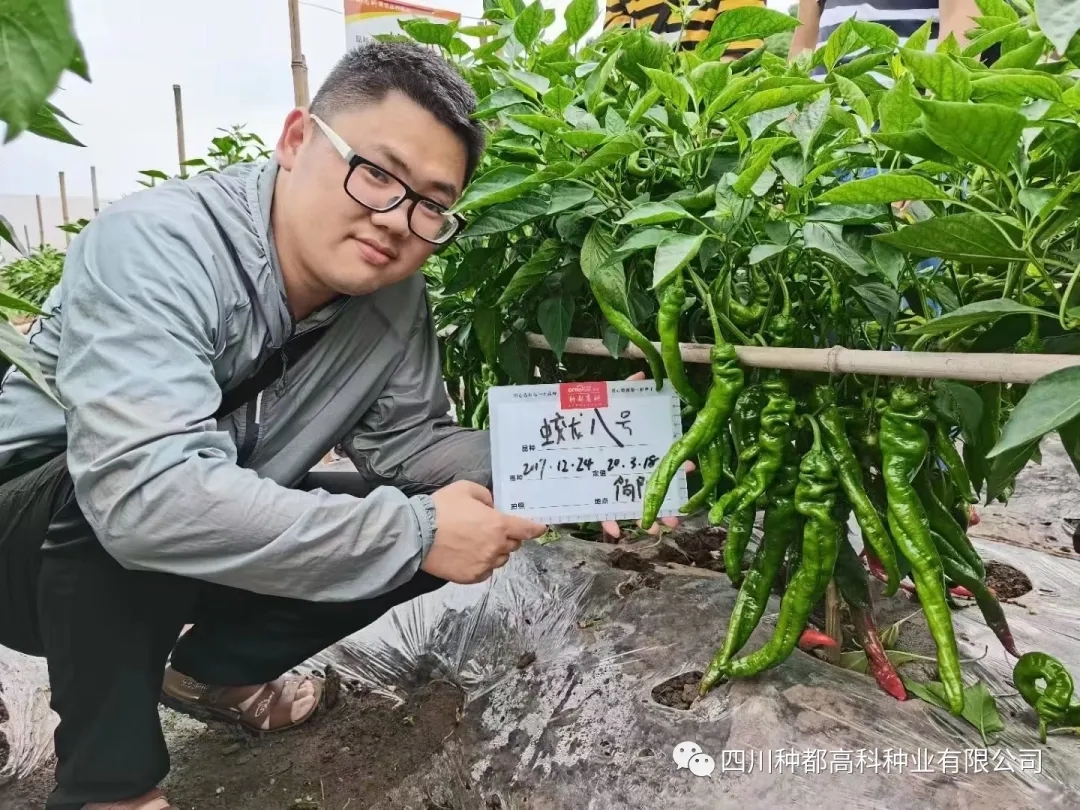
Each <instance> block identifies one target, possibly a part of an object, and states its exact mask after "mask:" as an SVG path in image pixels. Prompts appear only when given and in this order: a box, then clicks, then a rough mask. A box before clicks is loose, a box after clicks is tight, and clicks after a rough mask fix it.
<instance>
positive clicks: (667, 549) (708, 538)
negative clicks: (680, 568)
mask: <svg viewBox="0 0 1080 810" xmlns="http://www.w3.org/2000/svg"><path fill="white" fill-rule="evenodd" d="M726 536H727V532H725V531H724V529H722V528H719V527H716V526H707V527H705V528H701V529H695V530H692V531H683V532H676V533H674V534H672V535H669V536H668V537H667V538H666V541H667V542H665V543H663V544H662V545H661V546H660V548H659V549H658V550H657V552H656V561H657V562H661V563H679V564H680V565H692V566H696V567H698V568H708V569H709V570H711V571H723V570H724V539H725V537H726Z"/></svg>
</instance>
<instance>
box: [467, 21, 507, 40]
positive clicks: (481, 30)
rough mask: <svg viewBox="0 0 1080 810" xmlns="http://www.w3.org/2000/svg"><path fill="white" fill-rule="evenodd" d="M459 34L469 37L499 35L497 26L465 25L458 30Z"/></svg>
mask: <svg viewBox="0 0 1080 810" xmlns="http://www.w3.org/2000/svg"><path fill="white" fill-rule="evenodd" d="M458 33H459V34H462V35H463V36H467V37H493V36H495V35H496V34H498V33H499V26H497V25H488V24H486V23H485V24H482V25H465V26H462V27H461V28H459V29H458Z"/></svg>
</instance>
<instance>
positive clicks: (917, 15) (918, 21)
mask: <svg viewBox="0 0 1080 810" xmlns="http://www.w3.org/2000/svg"><path fill="white" fill-rule="evenodd" d="M818 7H819V8H820V9H821V20H820V22H819V24H818V40H817V45H818V47H819V48H820V47H821V46H822V45H824V44H825V42H826V41H827V40H828V39H829V36H830V35H831V34H832V32H833V31H835V30H836V29H837V28H839V27H840V26H841V25H842V24H843V23H844V21H846V20H849V19H852V18H854V19H856V20H862V21H863V22H875V23H880V24H882V25H886V26H888V27H889V28H891V29H892V30H893V31H895V32H896V35H897V36H898V37H900V44H901V45H902V44H903V43H904V41H905V40H907V38H908V37H910V36H911V35H912V34H914V33H915V32H916V31H918V30H919V29H920V28H921V27H922V26H923V25H925V24H926V21H927V20H933V22H934V24H933V26H932V27H931V29H930V43H929V45H928V46H927V49H928V50H931V51H932V50H934V49H935V48H936V47H937V38H938V25H937V22H938V18H939V13H938V8H939V0H818ZM851 56H854V54H852V55H851ZM851 56H849V57H848V59H850V58H851Z"/></svg>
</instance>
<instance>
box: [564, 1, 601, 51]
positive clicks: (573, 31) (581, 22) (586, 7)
mask: <svg viewBox="0 0 1080 810" xmlns="http://www.w3.org/2000/svg"><path fill="white" fill-rule="evenodd" d="M599 18H600V5H599V3H597V0H570V4H569V5H568V6H567V7H566V11H564V12H563V19H564V20H566V35H567V36H568V37H569V38H570V42H571V43H572V44H576V43H577V42H578V41H579V40H580V39H581V38H582V37H583V36H585V35H586V34H587V33H589V31H590V30H591V29H592V27H593V23H595V22H596V21H597V20H598V19H599Z"/></svg>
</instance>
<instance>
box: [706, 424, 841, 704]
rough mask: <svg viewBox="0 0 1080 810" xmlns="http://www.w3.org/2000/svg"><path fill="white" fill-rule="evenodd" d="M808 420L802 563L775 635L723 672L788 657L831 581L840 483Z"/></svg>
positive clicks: (800, 505)
mask: <svg viewBox="0 0 1080 810" xmlns="http://www.w3.org/2000/svg"><path fill="white" fill-rule="evenodd" d="M810 424H811V427H812V428H813V430H814V444H813V447H812V448H811V449H810V452H808V453H807V454H806V455H805V456H803V458H802V461H801V463H800V464H799V482H798V484H797V485H796V487H795V509H796V511H797V512H798V513H799V514H800V515H802V517H803V518H804V519H805V523H804V525H803V533H802V546H801V551H800V558H799V567H798V569H797V570H796V571H795V575H794V576H793V577H792V579H791V582H790V583H788V587H787V590H786V591H785V592H784V596H783V598H782V599H781V600H780V615H779V617H778V618H777V620H776V627H775V629H774V631H773V635H772V637H771V638H770V639H769V641H768V642H767V643H766V644H765V646H763V647H762V648H761V649H759V650H756V651H755V652H753V653H751V654H750V655H748V656H745V657H744V658H736V659H733V660H732V661H729V662H728V663H727V664H726V665H725V666H724V667H723V668H722V671H721V673H720V674H721V675H726V676H728V677H731V678H745V677H748V676H751V675H756V674H757V673H759V672H762V671H764V670H766V669H769V668H770V667H774V666H776V665H777V664H780V663H782V662H783V661H784V660H786V659H787V657H788V656H789V655H791V652H792V650H794V649H795V645H796V643H798V641H799V636H800V635H801V634H802V631H803V630H804V629H805V627H806V622H807V620H808V619H809V618H810V612H811V611H812V610H813V608H814V605H816V604H817V603H818V602H819V601H820V600H821V598H822V596H824V594H825V588H826V586H827V585H828V584H829V580H830V579H832V576H833V570H834V569H835V567H836V557H837V554H838V553H839V548H840V540H841V530H840V525H839V523H837V521H836V517H835V511H836V498H837V495H838V491H839V482H838V481H837V479H836V473H835V471H834V470H833V465H832V461H830V459H829V456H828V454H827V453H826V452H825V450H824V449H823V448H822V446H821V434H820V431H819V429H818V426H817V423H816V421H814V419H813V417H810ZM709 687H711V684H708V685H706V684H705V683H704V681H703V682H702V684H701V688H702V689H703V690H704V691H708V688H709Z"/></svg>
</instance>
